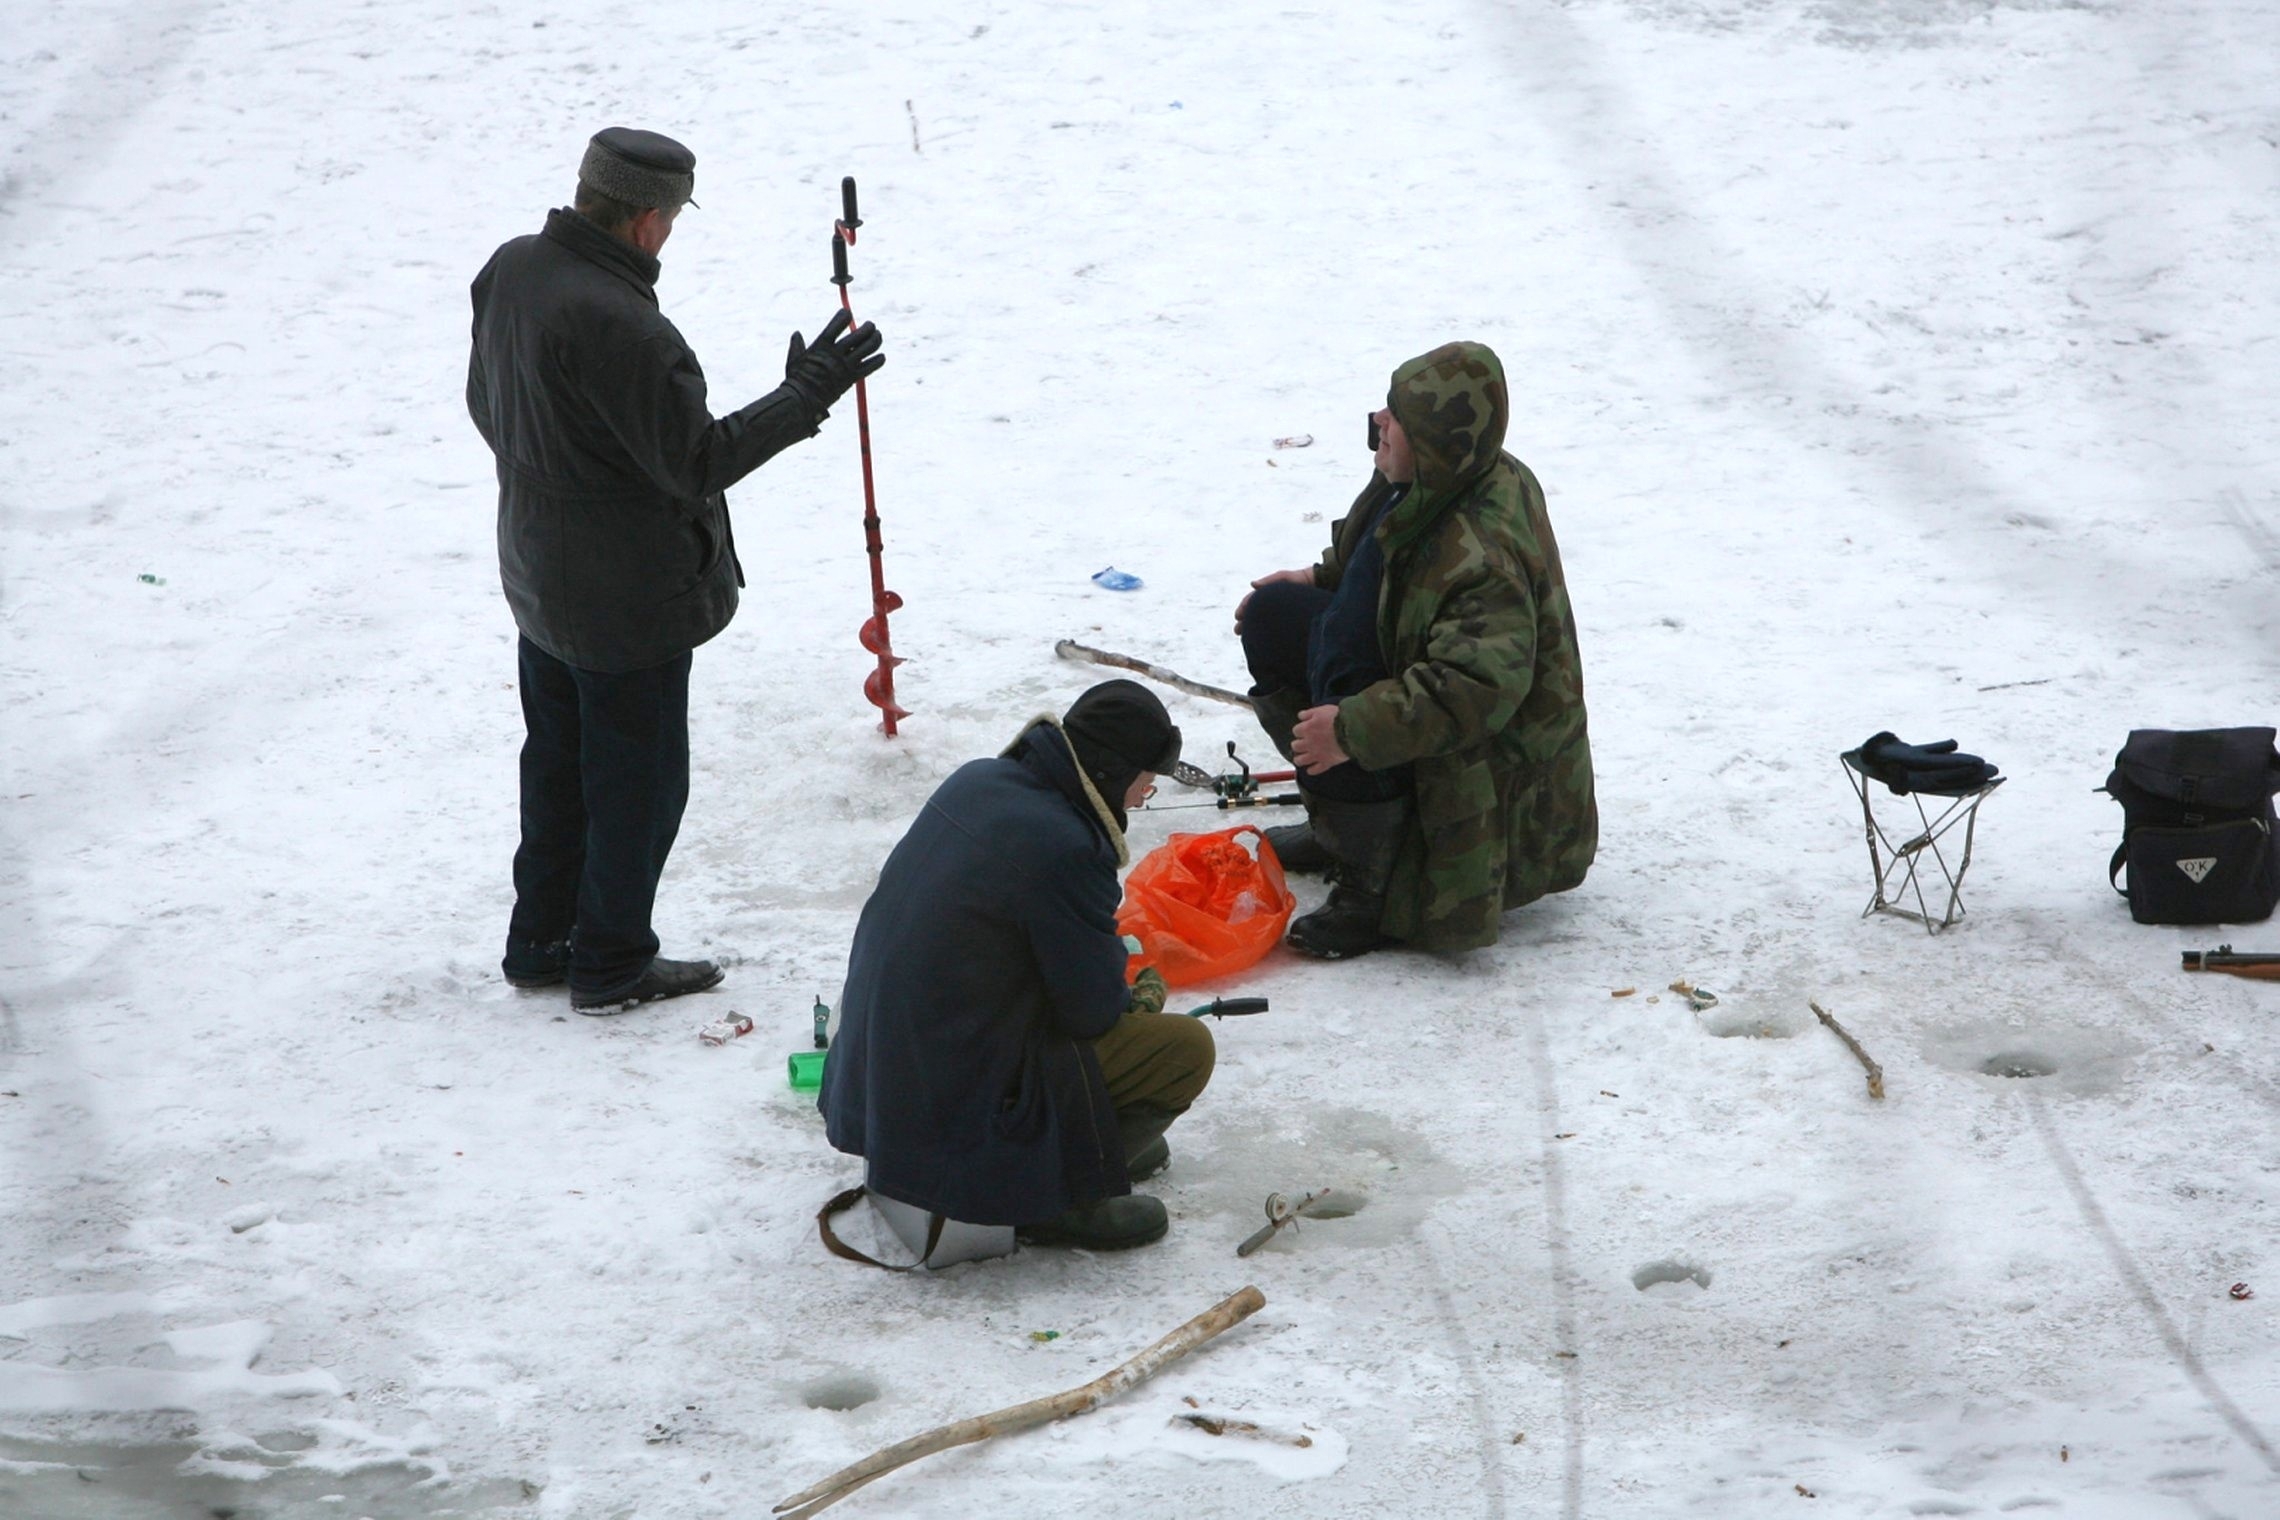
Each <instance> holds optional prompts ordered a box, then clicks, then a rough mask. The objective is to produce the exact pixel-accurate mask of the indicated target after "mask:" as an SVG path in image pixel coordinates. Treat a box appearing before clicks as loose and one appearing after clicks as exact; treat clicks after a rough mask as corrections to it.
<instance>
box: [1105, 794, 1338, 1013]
mask: <svg viewBox="0 0 2280 1520" xmlns="http://www.w3.org/2000/svg"><path fill="white" fill-rule="evenodd" d="M1245 834H1248V835H1250V836H1251V837H1252V839H1253V840H1255V841H1256V845H1255V849H1256V852H1257V853H1256V854H1254V853H1253V851H1252V850H1251V849H1246V848H1244V845H1243V836H1244V835H1245ZM1296 906H1298V899H1297V898H1295V897H1293V896H1292V895H1291V891H1290V888H1289V886H1288V885H1286V884H1285V883H1284V881H1283V870H1282V862H1281V861H1279V860H1277V859H1275V847H1274V846H1273V845H1271V844H1268V843H1267V837H1266V835H1264V834H1262V833H1260V832H1259V831H1258V830H1257V829H1256V828H1253V827H1251V826H1250V825H1249V824H1245V825H1244V826H1242V827H1241V828H1234V829H1222V830H1220V831H1219V832H1218V833H1216V834H1174V835H1173V836H1172V837H1171V838H1170V839H1168V840H1166V841H1165V842H1164V843H1162V844H1160V845H1158V846H1157V847H1156V848H1155V849H1153V850H1150V851H1149V852H1148V853H1147V854H1146V855H1144V856H1142V857H1141V858H1140V863H1139V864H1138V865H1136V866H1134V867H1133V868H1132V874H1131V875H1130V876H1128V877H1126V878H1125V880H1124V906H1123V907H1121V908H1119V909H1117V910H1116V927H1117V928H1118V929H1119V930H1120V931H1121V932H1123V933H1125V934H1130V935H1134V936H1136V937H1138V939H1139V941H1140V953H1139V954H1138V955H1135V956H1133V957H1132V962H1131V966H1130V968H1129V970H1128V973H1127V974H1128V975H1131V974H1137V973H1138V971H1139V969H1140V968H1141V967H1142V966H1149V965H1152V966H1154V967H1155V968H1156V969H1157V970H1158V971H1159V972H1161V973H1162V974H1163V978H1164V980H1165V981H1166V982H1168V983H1170V984H1171V985H1172V986H1174V987H1184V986H1186V985H1187V984H1188V983H1190V982H1201V981H1206V980H1208V979H1209V978H1211V977H1215V976H1225V975H1227V973H1229V972H1230V971H1240V970H1242V969H1243V968H1244V967H1245V966H1249V965H1251V964H1253V963H1255V962H1256V961H1257V960H1258V959H1259V958H1260V957H1261V956H1263V955H1265V954H1266V953H1267V952H1268V951H1269V950H1272V949H1273V948H1274V947H1275V941H1277V940H1279V939H1281V938H1282V932H1283V929H1284V927H1285V926H1286V925H1288V924H1289V923H1290V914H1291V909H1293V908H1295V907H1296Z"/></svg>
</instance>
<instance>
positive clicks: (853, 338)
mask: <svg viewBox="0 0 2280 1520" xmlns="http://www.w3.org/2000/svg"><path fill="white" fill-rule="evenodd" d="M848 322H849V318H848V316H847V313H846V312H844V311H835V312H833V313H832V314H831V320H830V321H829V322H826V323H825V324H824V325H823V331H822V332H819V333H817V334H816V335H815V341H814V342H813V343H806V342H802V341H801V339H800V335H799V334H798V333H793V334H792V346H791V351H790V352H789V353H787V354H785V355H784V383H785V384H786V385H788V386H790V387H791V388H792V389H793V390H795V391H797V392H798V393H799V395H800V399H801V400H803V401H805V402H806V403H807V404H808V410H809V411H811V412H813V413H815V420H816V421H818V422H821V421H822V420H823V419H824V418H825V417H826V416H828V415H830V412H831V404H832V403H833V402H835V401H837V400H838V399H839V398H840V397H842V396H844V395H846V394H847V393H848V391H850V390H852V389H853V388H854V386H855V382H856V381H858V380H860V379H862V378H864V377H865V376H866V375H869V374H871V373H872V372H874V371H875V370H877V369H878V367H879V366H880V365H882V364H884V363H886V362H887V356H886V355H885V354H882V353H880V352H879V344H880V341H881V339H880V337H879V330H878V329H877V328H876V327H874V326H872V325H871V324H870V323H868V322H865V323H864V324H863V325H862V326H861V327H858V328H856V329H855V330H854V331H853V332H849V331H848V330H847V328H848Z"/></svg>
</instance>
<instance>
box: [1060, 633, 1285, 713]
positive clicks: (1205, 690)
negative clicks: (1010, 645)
mask: <svg viewBox="0 0 2280 1520" xmlns="http://www.w3.org/2000/svg"><path fill="white" fill-rule="evenodd" d="M1053 652H1054V653H1055V654H1057V655H1059V656H1060V657H1061V658H1062V659H1064V660H1090V661H1091V662H1092V663H1093V664H1095V665H1113V666H1115V667H1116V668H1117V669H1118V670H1131V671H1137V672H1138V673H1140V674H1141V675H1144V676H1146V677H1147V678H1148V679H1149V680H1151V681H1161V682H1162V683H1163V684H1164V685H1166V686H1169V687H1171V688H1173V689H1174V690H1176V691H1184V692H1186V693H1187V694H1188V695H1189V696H1191V697H1209V698H1210V699H1211V700H1212V701H1214V702H1227V703H1232V704H1233V705H1234V706H1236V707H1249V706H1250V705H1251V699H1250V698H1249V697H1246V696H1244V695H1243V694H1242V693H1241V692H1239V691H1229V690H1228V689H1227V688H1226V687H1224V686H1209V685H1206V684H1205V683H1204V682H1202V681H1191V680H1189V679H1188V678H1187V677H1186V676H1183V675H1181V674H1180V673H1179V672H1178V671H1176V670H1166V669H1165V668H1164V667H1163V666H1161V665H1151V664H1149V663H1148V662H1147V661H1146V660H1136V659H1134V658H1133V657H1132V656H1130V655H1128V654H1117V653H1116V652H1114V651H1113V650H1107V649H1095V648H1093V647H1092V645H1090V644H1080V643H1078V642H1077V641H1076V640H1075V639H1062V640H1061V641H1059V642H1058V643H1056V644H1055V645H1054V646H1053Z"/></svg>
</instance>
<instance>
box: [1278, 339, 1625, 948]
mask: <svg viewBox="0 0 2280 1520" xmlns="http://www.w3.org/2000/svg"><path fill="white" fill-rule="evenodd" d="M1510 417H1511V402H1510V398H1509V394H1508V392H1507V390H1506V386H1505V379H1504V368H1503V365H1502V364H1501V363H1500V362H1499V361H1498V359H1497V357H1496V355H1495V354H1494V353H1493V352H1491V351H1490V350H1489V349H1488V348H1487V347H1486V346H1485V345H1483V344H1479V343H1450V344H1445V345H1443V346H1442V347H1440V348H1437V349H1434V350H1433V351H1432V352H1431V353H1428V354H1425V355H1423V356H1421V357H1419V358H1416V359H1412V360H1410V361H1409V362H1408V363H1406V364H1404V365H1402V366H1401V367H1400V368H1399V369H1397V370H1395V371H1394V373H1393V384H1392V388H1391V391H1390V393H1389V395H1388V397H1387V401H1386V409H1385V410H1384V411H1383V412H1380V413H1378V414H1377V415H1376V417H1374V418H1373V419H1372V422H1373V429H1372V431H1373V442H1375V443H1376V444H1377V463H1378V468H1377V469H1376V470H1375V471H1374V472H1373V473H1372V475H1371V478H1370V483H1369V485H1368V486H1367V487H1365V488H1364V489H1363V491H1362V493H1361V495H1360V496H1359V497H1357V498H1356V499H1355V502H1354V506H1353V509H1352V510H1351V511H1350V512H1349V513H1348V514H1347V515H1346V516H1345V517H1344V518H1343V519H1341V520H1340V521H1339V523H1338V524H1337V526H1336V527H1335V528H1334V529H1333V530H1332V542H1331V546H1330V548H1329V550H1328V552H1326V553H1325V554H1324V555H1323V556H1322V559H1321V562H1320V563H1319V564H1316V565H1314V566H1311V567H1309V568H1308V569H1305V570H1296V571H1281V572H1277V573H1276V574H1274V575H1270V576H1266V577H1263V578H1262V579H1261V580H1259V581H1256V582H1254V583H1253V586H1254V588H1255V589H1254V590H1253V592H1252V594H1251V595H1250V596H1249V597H1246V598H1245V599H1244V604H1243V606H1241V607H1239V608H1238V609H1237V613H1236V617H1237V628H1238V631H1240V632H1241V633H1242V634H1243V638H1244V646H1245V653H1246V655H1247V656H1248V657H1249V658H1250V661H1251V668H1252V674H1253V679H1254V681H1255V683H1256V685H1255V687H1254V689H1253V692H1252V699H1253V703H1254V706H1255V707H1256V709H1257V710H1258V713H1259V717H1260V721H1261V723H1262V725H1263V726H1265V728H1266V729H1267V731H1268V733H1269V734H1270V735H1271V736H1273V737H1274V739H1275V741H1276V743H1277V745H1278V747H1280V748H1281V749H1282V750H1283V752H1284V753H1285V754H1286V755H1289V756H1291V757H1292V758H1293V759H1294V760H1295V761H1296V762H1297V763H1298V764H1299V766H1300V768H1301V772H1302V774H1301V777H1300V783H1299V784H1300V787H1301V789H1302V791H1304V792H1305V793H1306V796H1307V811H1308V815H1309V824H1310V830H1311V833H1312V835H1313V839H1312V840H1311V841H1309V840H1306V839H1303V838H1300V839H1291V838H1290V835H1292V834H1296V833H1298V832H1299V831H1297V830H1292V831H1282V830H1277V831H1276V833H1277V834H1278V835H1283V836H1284V838H1283V841H1281V842H1286V843H1289V844H1292V845H1293V846H1295V848H1293V849H1292V850H1290V851H1289V852H1288V853H1289V854H1291V855H1295V856H1300V857H1301V864H1302V865H1303V864H1304V863H1305V862H1304V860H1303V856H1304V855H1305V854H1306V853H1307V846H1308V845H1309V844H1310V843H1311V844H1316V845H1319V846H1320V851H1319V852H1318V853H1317V854H1316V860H1315V863H1316V864H1317V865H1327V867H1328V869H1329V872H1330V875H1331V879H1332V881H1333V883H1334V884H1335V887H1334V890H1333V892H1332V896H1331V901H1330V903H1329V904H1328V905H1327V906H1326V907H1325V908H1323V909H1321V910H1319V911H1318V912H1317V913H1314V914H1309V915H1307V916H1306V917H1305V918H1301V919H1300V920H1299V921H1298V922H1297V923H1294V924H1293V925H1292V926H1291V936H1290V942H1291V944H1292V946H1293V947H1294V948H1296V949H1299V950H1303V951H1308V952H1310V953H1313V954H1317V955H1324V956H1328V957H1333V958H1335V957H1338V956H1343V955H1353V954H1361V953H1364V952H1366V951H1368V950H1371V949H1375V948H1378V947H1380V946H1382V945H1384V944H1387V943H1389V942H1395V941H1398V942H1403V943H1407V944H1411V945H1414V946H1417V947H1419V948H1423V949H1432V950H1459V949H1467V948H1471V947H1473V946H1478V945H1487V944H1493V943H1494V942H1495V940H1496V937H1497V929H1498V920H1499V917H1500V915H1501V914H1502V913H1503V912H1504V911H1505V910H1506V909H1509V908H1515V907H1518V906H1520V905H1521V904H1523V903H1527V902H1533V901H1534V900H1535V899H1537V898H1539V897H1542V896H1543V895H1545V894H1546V893H1548V892H1564V891H1566V890H1568V889H1569V888H1571V887H1573V886H1575V885H1577V884H1578V883H1579V882H1581V881H1582V880H1583V877H1584V873H1585V872H1586V871H1587V870H1588V869H1589V868H1590V865H1591V861H1592V857H1593V855H1594V854H1595V853H1596V851H1597V848H1598V839H1599V810H1598V804H1597V802H1596V800H1595V798H1594V795H1593V785H1592V772H1591V744H1590V738H1589V735H1588V732H1587V728H1586V722H1585V716H1584V705H1583V665H1582V660H1581V657H1580V655H1579V653H1578V651H1577V648H1576V630H1575V617H1574V614H1573V612H1572V610H1571V609H1570V607H1569V605H1568V595H1567V586H1566V581H1565V578H1564V576H1563V575H1562V573H1561V569H1560V555H1559V546H1558V544H1557V543H1556V542H1555V541H1554V540H1553V537H1552V525H1551V521H1550V519H1549V517H1548V516H1547V515H1546V512H1545V508H1544V492H1543V488H1542V487H1541V486H1540V485H1539V484H1537V481H1536V477H1535V475H1534V474H1533V473H1531V472H1530V470H1529V469H1528V467H1527V466H1526V465H1524V464H1522V463H1521V462H1520V461H1519V460H1517V459H1514V458H1513V457H1512V456H1511V455H1509V454H1506V453H1504V452H1503V451H1502V445H1503V442H1504V435H1505V430H1506V426H1507V424H1508V422H1509V420H1510ZM1381 435H1382V436H1381ZM1356 577H1360V578H1362V580H1364V581H1366V580H1367V579H1369V578H1375V580H1376V582H1377V584H1376V588H1375V595H1374V597H1372V596H1370V595H1369V593H1368V589H1367V587H1366V585H1363V584H1359V583H1357V584H1352V585H1349V584H1348V583H1349V581H1350V580H1354V578H1356ZM1342 586H1344V587H1346V589H1347V592H1348V594H1347V596H1346V597H1344V598H1343V599H1341V597H1340V595H1339V592H1340V588H1341V587H1342ZM1341 601H1343V602H1344V603H1345V604H1347V605H1346V608H1345V610H1346V611H1347V613H1348V614H1349V619H1348V624H1349V627H1358V628H1359V630H1360V633H1359V637H1355V636H1353V635H1351V634H1348V635H1345V636H1343V637H1344V643H1345V644H1346V645H1347V646H1348V647H1347V648H1346V649H1345V651H1344V653H1343V655H1341V653H1340V651H1339V647H1338V646H1339V644H1340V641H1341V637H1342V636H1341V633H1340V623H1339V618H1340V611H1341V606H1340V604H1341ZM1357 602H1358V603H1359V604H1360V606H1359V607H1358V608H1357V607H1355V606H1353V605H1352V604H1355V603H1357ZM1373 610H1374V615H1373ZM1372 635H1374V640H1373V638H1372Z"/></svg>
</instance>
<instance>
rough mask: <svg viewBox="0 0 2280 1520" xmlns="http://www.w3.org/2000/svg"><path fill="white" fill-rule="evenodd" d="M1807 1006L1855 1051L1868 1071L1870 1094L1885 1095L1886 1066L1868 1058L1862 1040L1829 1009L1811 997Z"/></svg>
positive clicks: (1849, 1048) (1856, 1057) (1874, 1096)
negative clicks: (1833, 1015) (1831, 1015)
mask: <svg viewBox="0 0 2280 1520" xmlns="http://www.w3.org/2000/svg"><path fill="white" fill-rule="evenodd" d="M1805 1006H1806V1007H1808V1008H1810V1009H1812V1010H1813V1011H1814V1012H1815V1013H1817V1014H1819V1015H1820V1016H1821V1022H1822V1023H1824V1024H1826V1025H1828V1026H1829V1030H1830V1032H1831V1033H1833V1034H1834V1035H1836V1037H1837V1038H1838V1039H1840V1040H1842V1041H1844V1042H1845V1049H1847V1050H1849V1051H1851V1052H1852V1053H1853V1059H1854V1060H1856V1061H1858V1062H1860V1064H1861V1067H1862V1069H1863V1070H1865V1071H1866V1072H1867V1073H1868V1095H1869V1096H1870V1097H1872V1098H1881V1097H1883V1096H1884V1068H1883V1067H1881V1066H1879V1065H1877V1064H1876V1063H1875V1062H1874V1061H1871V1060H1870V1059H1869V1058H1868V1052H1867V1051H1865V1050H1863V1049H1861V1048H1860V1041H1858V1040H1856V1039H1854V1038H1853V1037H1852V1036H1851V1035H1850V1034H1848V1033H1847V1032H1846V1031H1845V1026H1844V1025H1842V1024H1840V1023H1838V1022H1837V1021H1836V1020H1835V1019H1834V1018H1832V1017H1830V1015H1829V1010H1828V1009H1826V1008H1823V1007H1822V1006H1821V1005H1820V1004H1819V1003H1816V1002H1813V1001H1812V1000H1810V999H1807V1001H1806V1004H1805Z"/></svg>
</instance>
